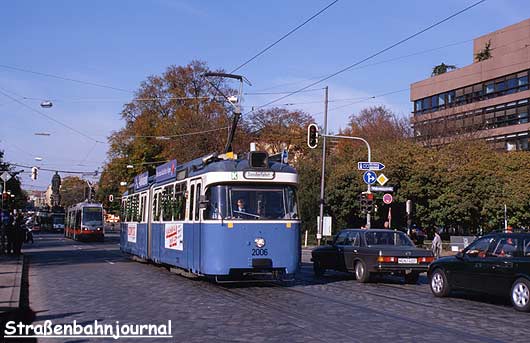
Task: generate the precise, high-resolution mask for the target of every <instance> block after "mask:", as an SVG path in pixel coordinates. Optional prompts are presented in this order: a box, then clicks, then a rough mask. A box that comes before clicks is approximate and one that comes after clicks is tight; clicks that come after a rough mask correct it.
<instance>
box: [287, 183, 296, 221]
mask: <svg viewBox="0 0 530 343" xmlns="http://www.w3.org/2000/svg"><path fill="white" fill-rule="evenodd" d="M284 194H285V207H286V213H285V218H286V219H296V218H298V206H297V203H296V201H297V200H298V199H297V197H296V192H295V190H294V188H293V187H286V188H285V190H284Z"/></svg>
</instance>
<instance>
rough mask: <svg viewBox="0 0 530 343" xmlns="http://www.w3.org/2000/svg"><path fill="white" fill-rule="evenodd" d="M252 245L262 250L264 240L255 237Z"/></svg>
mask: <svg viewBox="0 0 530 343" xmlns="http://www.w3.org/2000/svg"><path fill="white" fill-rule="evenodd" d="M254 243H255V244H256V247H257V248H263V247H264V246H265V239H264V238H262V237H257V238H256V239H255V240H254Z"/></svg>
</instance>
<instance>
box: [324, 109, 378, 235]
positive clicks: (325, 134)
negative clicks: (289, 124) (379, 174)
mask: <svg viewBox="0 0 530 343" xmlns="http://www.w3.org/2000/svg"><path fill="white" fill-rule="evenodd" d="M326 108H327V106H326ZM324 131H325V130H324ZM322 136H323V137H324V142H325V140H326V137H329V138H341V139H353V140H358V141H362V142H363V143H364V144H366V148H367V149H368V163H370V162H372V149H370V144H368V141H367V140H366V139H364V138H361V137H351V136H334V135H328V134H327V131H325V132H324V134H323V135H322ZM324 144H325V143H324ZM366 191H367V192H368V193H371V186H370V185H369V184H368V186H367V190H366ZM321 213H322V212H321ZM321 216H322V214H321ZM320 218H321V219H320V220H322V217H320ZM371 226H372V224H371V218H370V212H369V211H367V212H366V228H367V229H369V228H370V227H371Z"/></svg>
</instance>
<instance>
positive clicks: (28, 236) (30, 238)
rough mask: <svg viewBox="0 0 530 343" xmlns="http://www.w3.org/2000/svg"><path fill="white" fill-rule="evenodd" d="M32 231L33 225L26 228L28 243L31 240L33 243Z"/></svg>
mask: <svg viewBox="0 0 530 343" xmlns="http://www.w3.org/2000/svg"><path fill="white" fill-rule="evenodd" d="M31 231H32V230H31V227H28V228H27V229H26V243H29V242H31V244H33V232H31Z"/></svg>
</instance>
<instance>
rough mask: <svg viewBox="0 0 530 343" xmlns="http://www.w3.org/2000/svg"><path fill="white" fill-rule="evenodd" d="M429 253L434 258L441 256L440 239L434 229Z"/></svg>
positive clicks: (436, 230)
mask: <svg viewBox="0 0 530 343" xmlns="http://www.w3.org/2000/svg"><path fill="white" fill-rule="evenodd" d="M431 251H432V253H433V254H434V258H436V259H437V258H439V257H440V256H441V255H442V237H440V234H439V233H438V229H434V238H433V239H432V243H431Z"/></svg>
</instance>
